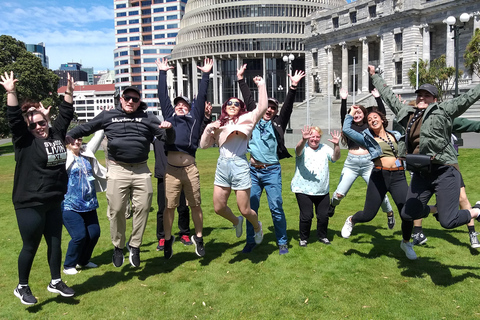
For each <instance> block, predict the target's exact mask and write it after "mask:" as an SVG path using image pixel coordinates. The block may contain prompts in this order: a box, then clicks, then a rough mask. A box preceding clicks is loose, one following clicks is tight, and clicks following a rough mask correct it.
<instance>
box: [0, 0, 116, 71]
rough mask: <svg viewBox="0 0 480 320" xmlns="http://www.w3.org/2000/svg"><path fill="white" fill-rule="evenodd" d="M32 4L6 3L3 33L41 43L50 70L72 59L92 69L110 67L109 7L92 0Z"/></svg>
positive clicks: (112, 44) (112, 42)
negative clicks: (40, 4)
mask: <svg viewBox="0 0 480 320" xmlns="http://www.w3.org/2000/svg"><path fill="white" fill-rule="evenodd" d="M32 3H33V4H34V5H33V6H32V5H31V4H32ZM32 3H30V5H29V4H25V3H23V4H22V3H18V2H15V3H14V2H7V3H6V4H5V5H4V7H5V8H7V10H6V11H7V14H4V15H2V19H0V30H3V31H2V33H3V34H8V35H11V36H13V37H15V38H16V39H17V40H20V41H23V42H25V43H39V42H43V43H44V44H45V46H46V50H47V56H48V57H49V59H50V68H51V69H57V68H58V67H59V66H60V64H62V63H65V62H71V61H72V60H73V61H75V62H81V63H82V64H83V65H84V66H85V67H94V68H95V69H96V70H100V69H107V68H108V69H113V50H114V48H115V31H114V26H113V7H111V8H110V7H107V6H102V5H98V3H96V2H93V3H91V6H89V7H83V8H82V7H74V6H72V5H76V3H78V2H75V3H74V4H72V5H70V6H69V5H65V6H62V4H59V5H58V6H55V5H54V4H52V5H50V6H44V7H38V2H32ZM47 3H49V2H47ZM35 5H37V6H35ZM79 5H83V6H88V5H89V4H88V2H83V3H80V4H79Z"/></svg>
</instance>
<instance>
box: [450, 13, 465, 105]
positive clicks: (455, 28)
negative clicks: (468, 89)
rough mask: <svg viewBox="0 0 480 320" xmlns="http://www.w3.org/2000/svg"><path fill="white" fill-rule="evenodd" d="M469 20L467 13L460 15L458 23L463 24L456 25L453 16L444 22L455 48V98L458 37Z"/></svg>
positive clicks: (456, 91)
mask: <svg viewBox="0 0 480 320" xmlns="http://www.w3.org/2000/svg"><path fill="white" fill-rule="evenodd" d="M468 20H470V15H469V14H468V13H462V14H461V15H460V22H462V23H463V24H461V25H457V24H456V23H457V19H455V17H454V16H450V17H448V18H447V20H446V24H448V25H449V26H450V32H452V31H453V41H454V46H455V97H457V96H458V55H459V45H460V43H459V42H460V41H459V37H460V30H461V29H465V25H466V23H467V22H468Z"/></svg>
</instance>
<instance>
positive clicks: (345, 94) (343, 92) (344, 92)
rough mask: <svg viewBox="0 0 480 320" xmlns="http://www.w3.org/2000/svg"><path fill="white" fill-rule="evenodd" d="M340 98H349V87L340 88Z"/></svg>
mask: <svg viewBox="0 0 480 320" xmlns="http://www.w3.org/2000/svg"><path fill="white" fill-rule="evenodd" d="M340 98H342V99H344V100H345V99H347V98H348V90H347V88H341V89H340Z"/></svg>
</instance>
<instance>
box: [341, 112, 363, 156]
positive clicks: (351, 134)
mask: <svg viewBox="0 0 480 320" xmlns="http://www.w3.org/2000/svg"><path fill="white" fill-rule="evenodd" d="M357 109H358V106H352V109H351V110H350V114H348V115H347V116H346V117H345V122H344V123H343V128H342V131H343V133H345V135H346V136H347V137H348V138H349V139H351V140H353V141H355V142H356V143H358V144H359V145H361V146H363V147H365V140H364V139H363V134H362V133H360V132H357V131H355V130H353V129H352V123H353V115H354V114H355V112H356V111H357Z"/></svg>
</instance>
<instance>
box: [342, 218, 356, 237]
mask: <svg viewBox="0 0 480 320" xmlns="http://www.w3.org/2000/svg"><path fill="white" fill-rule="evenodd" d="M350 219H352V216H350V217H348V218H347V220H345V224H344V225H343V228H342V237H343V238H345V239H348V238H349V237H350V235H351V234H352V230H353V226H354V224H353V223H352V221H351V220H350Z"/></svg>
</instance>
